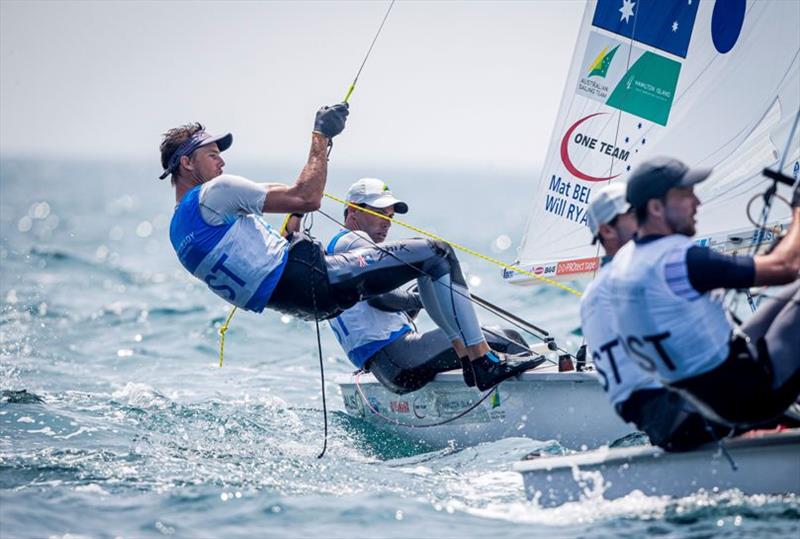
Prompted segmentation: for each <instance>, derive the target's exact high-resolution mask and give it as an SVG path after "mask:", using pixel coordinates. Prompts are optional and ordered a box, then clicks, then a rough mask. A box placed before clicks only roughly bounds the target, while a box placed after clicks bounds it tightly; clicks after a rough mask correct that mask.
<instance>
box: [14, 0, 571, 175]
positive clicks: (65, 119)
mask: <svg viewBox="0 0 800 539" xmlns="http://www.w3.org/2000/svg"><path fill="white" fill-rule="evenodd" d="M388 5H389V2H385V1H363V2H342V1H326V2H256V1H250V2H221V1H219V2H217V1H214V2H212V1H208V2H189V1H180V2H178V1H174V2H123V1H105V2H104V1H89V2H73V1H58V2H46V1H35V2H33V1H26V2H17V1H8V0H2V1H0V46H1V49H2V50H1V51H0V152H1V153H2V154H3V155H16V154H26V155H42V156H45V155H47V156H59V157H60V156H68V157H76V158H85V157H103V158H109V157H110V158H114V157H123V158H126V159H128V158H152V159H153V160H154V161H157V160H158V154H157V146H158V143H159V141H160V134H161V133H162V132H163V131H164V130H166V129H167V128H169V127H172V126H174V125H177V124H180V123H184V122H188V121H194V120H197V121H201V122H203V123H205V124H206V126H207V127H208V128H209V130H210V131H212V132H221V131H231V132H233V133H234V138H235V142H234V145H233V148H232V149H231V150H230V151H229V152H228V153H227V154H226V157H228V162H229V163H230V162H231V159H236V158H240V159H248V160H251V159H258V160H274V161H276V162H287V163H291V162H298V163H301V162H302V161H303V160H304V159H305V156H306V153H307V151H308V140H309V133H310V131H311V129H312V127H313V119H314V112H315V111H316V109H317V108H318V107H319V106H320V105H323V104H333V103H335V102H337V101H340V100H341V99H342V98H343V97H344V93H345V92H346V90H347V87H348V85H349V84H350V82H351V80H352V78H353V77H354V76H355V72H356V70H357V68H358V66H359V64H360V63H361V61H362V59H363V56H364V54H365V52H366V50H367V47H368V46H369V43H370V41H371V40H372V38H373V36H374V34H375V32H376V30H377V28H378V25H379V23H380V21H381V19H382V17H383V14H384V13H385V11H386V8H387V7H388ZM583 9H584V2H583V1H570V0H557V1H545V0H537V1H514V2H511V1H507V2H499V1H494V2H457V1H451V2H429V1H427V2H422V1H418V2H411V1H402V0H401V1H398V2H397V3H396V4H395V6H394V8H393V10H392V13H391V15H390V16H389V19H388V21H387V23H386V26H385V28H384V31H383V33H382V35H381V37H380V38H379V39H378V42H377V44H376V45H375V49H374V50H373V53H372V56H371V57H370V59H369V61H368V62H367V65H366V67H365V68H364V71H363V73H362V75H361V78H360V80H359V83H358V86H357V88H356V91H355V94H354V95H353V97H352V98H351V115H350V120H349V122H348V126H347V129H346V130H345V132H344V133H343V134H342V135H341V136H340V137H338V138H337V139H336V149H335V152H336V155H335V157H336V159H337V161H338V162H340V163H342V164H354V163H362V164H363V163H385V164H408V165H420V164H422V165H425V164H437V165H444V166H456V167H463V166H476V165H477V166H493V167H501V168H505V167H509V168H526V167H532V166H535V164H537V163H540V162H541V161H542V160H543V158H544V154H545V151H546V148H547V144H548V142H549V138H550V131H551V129H552V126H553V122H554V121H555V117H556V113H557V109H558V105H559V102H560V98H561V93H562V90H563V85H564V80H565V78H566V75H567V69H568V67H569V62H570V59H571V56H572V52H573V46H574V43H575V39H576V36H577V31H578V24H579V21H580V17H581V16H582V14H583Z"/></svg>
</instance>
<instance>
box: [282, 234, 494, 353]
mask: <svg viewBox="0 0 800 539" xmlns="http://www.w3.org/2000/svg"><path fill="white" fill-rule="evenodd" d="M414 279H416V280H417V283H418V286H419V293H420V298H421V300H422V304H423V305H424V306H425V310H426V311H427V312H428V315H429V316H430V317H431V319H432V320H433V321H434V322H435V323H436V325H437V326H439V327H440V328H441V329H442V331H443V332H444V333H445V336H446V337H447V338H448V339H449V340H451V341H452V340H455V339H461V340H462V341H463V342H464V344H466V345H467V346H471V345H474V344H479V343H481V342H483V340H484V338H483V333H482V332H481V328H480V324H479V323H478V317H477V316H476V314H475V309H474V308H473V305H472V302H471V300H470V295H469V289H468V288H467V284H466V281H465V280H464V274H463V273H462V272H461V266H460V265H459V263H458V259H457V258H456V255H455V253H454V252H453V249H452V248H451V247H450V246H449V245H447V244H446V243H444V242H441V241H437V240H427V239H419V238H414V239H407V240H398V241H389V242H384V243H381V244H380V246H379V247H378V246H370V247H361V248H358V249H353V250H350V251H345V252H343V253H338V254H332V255H328V254H325V253H324V251H323V250H322V247H321V246H320V245H319V244H318V243H316V242H311V241H310V240H307V239H300V240H299V241H296V242H294V243H293V244H292V246H291V247H290V250H289V256H288V261H287V264H286V267H285V269H284V272H283V275H282V276H281V279H280V280H279V281H278V285H277V287H276V288H275V290H274V292H273V294H272V297H271V298H270V300H269V302H268V304H267V306H268V307H270V308H272V309H275V310H278V311H281V312H287V313H289V314H293V315H295V316H299V317H301V318H306V319H313V318H315V317H316V318H317V319H320V320H324V319H328V318H332V317H334V316H337V315H338V314H340V313H341V312H342V311H344V310H346V309H348V308H350V307H352V306H353V305H355V304H356V303H357V302H358V301H361V300H364V299H369V298H371V297H373V296H377V295H379V294H384V293H386V292H390V291H392V290H394V289H396V288H398V287H399V286H402V285H403V284H405V283H407V282H409V281H412V280H414Z"/></svg>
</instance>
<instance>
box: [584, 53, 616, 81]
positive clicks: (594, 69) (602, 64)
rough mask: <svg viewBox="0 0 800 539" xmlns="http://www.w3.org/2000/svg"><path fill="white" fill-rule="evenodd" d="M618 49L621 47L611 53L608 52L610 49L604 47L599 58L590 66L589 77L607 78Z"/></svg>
mask: <svg viewBox="0 0 800 539" xmlns="http://www.w3.org/2000/svg"><path fill="white" fill-rule="evenodd" d="M617 49H619V45H617V46H616V47H614V48H613V49H611V51H609V50H608V47H603V50H601V51H600V54H598V55H597V58H595V59H594V62H592V65H590V66H589V74H588V75H587V77H589V78H591V77H601V78H605V76H606V73H608V68H609V66H610V65H611V60H613V59H614V55H615V54H617Z"/></svg>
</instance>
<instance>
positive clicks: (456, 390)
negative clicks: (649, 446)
mask: <svg viewBox="0 0 800 539" xmlns="http://www.w3.org/2000/svg"><path fill="white" fill-rule="evenodd" d="M338 383H339V386H340V388H341V391H342V398H343V399H344V405H345V410H346V411H347V413H348V414H350V415H351V416H354V417H357V418H362V419H363V420H364V421H366V422H368V423H369V424H371V425H372V426H374V427H376V428H378V429H380V430H382V431H385V432H389V433H392V434H395V435H397V436H400V437H402V438H404V439H406V440H409V441H411V442H422V443H424V444H426V445H428V446H430V447H432V448H444V447H448V446H451V445H454V446H457V447H464V446H471V445H477V444H479V443H483V442H491V441H495V440H499V439H502V438H508V437H526V438H531V439H535V440H557V441H558V442H559V443H560V444H561V445H562V446H564V447H568V448H573V449H580V448H583V449H586V448H593V447H598V446H600V445H602V444H607V443H610V442H612V441H614V440H616V439H617V438H620V437H622V436H624V435H626V434H628V433H630V432H631V431H632V430H633V429H632V428H631V427H630V425H627V424H626V423H624V422H623V421H622V420H621V419H620V418H619V417H618V416H617V415H616V413H615V412H614V410H613V409H612V408H611V406H609V405H608V401H607V399H606V396H605V394H604V393H603V389H602V387H601V386H600V383H599V381H598V378H597V376H596V374H594V373H590V372H557V371H556V370H555V368H552V369H549V368H537V369H534V370H532V371H528V372H525V373H523V374H522V375H521V376H519V377H518V378H516V379H510V380H507V381H505V382H503V383H501V384H500V385H498V386H497V387H495V388H494V389H491V390H489V391H488V392H486V393H481V392H480V391H478V390H476V389H475V388H469V387H467V386H465V385H464V378H463V376H462V375H461V373H460V372H455V371H454V372H447V373H441V374H439V375H437V376H436V378H435V379H434V380H433V382H430V383H429V384H427V385H426V386H424V387H423V388H421V389H419V390H418V391H414V392H411V393H406V394H403V395H398V394H395V393H392V392H390V391H389V390H388V389H386V388H385V387H384V386H382V385H381V384H380V383H379V382H378V381H377V380H376V379H375V378H374V377H373V376H372V375H368V374H367V375H360V376H358V375H356V376H352V377H349V378H346V379H341V380H338Z"/></svg>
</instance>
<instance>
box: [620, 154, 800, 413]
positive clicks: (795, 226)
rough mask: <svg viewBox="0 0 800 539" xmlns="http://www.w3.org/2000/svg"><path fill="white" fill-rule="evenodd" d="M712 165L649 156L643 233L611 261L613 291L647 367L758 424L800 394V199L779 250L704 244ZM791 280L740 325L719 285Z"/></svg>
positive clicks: (636, 195) (640, 194)
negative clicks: (700, 219) (701, 187)
mask: <svg viewBox="0 0 800 539" xmlns="http://www.w3.org/2000/svg"><path fill="white" fill-rule="evenodd" d="M711 173H712V171H711V170H709V169H692V168H690V167H688V166H687V165H686V164H684V163H682V162H681V161H678V160H677V159H673V158H667V157H657V158H654V159H650V160H649V161H647V162H645V163H642V164H641V165H640V166H639V167H638V168H637V169H636V170H634V172H633V173H632V174H631V176H630V177H629V179H628V188H627V192H626V198H627V201H628V202H629V203H630V204H631V206H632V207H633V208H634V211H635V212H636V220H637V225H638V228H637V236H636V238H635V239H634V240H633V241H631V242H628V244H626V245H625V246H624V247H622V248H621V249H620V250H619V252H618V253H617V254H616V256H615V257H614V260H613V262H612V263H611V264H610V268H609V275H608V288H609V293H610V294H611V295H612V297H613V304H614V320H615V324H616V326H617V330H618V332H619V334H620V339H621V344H622V345H623V346H624V347H625V349H626V351H627V352H628V353H629V354H630V355H631V356H632V357H633V358H634V359H635V360H636V362H637V364H638V365H639V366H640V367H641V368H643V369H645V370H646V371H647V372H649V373H651V374H653V375H655V376H657V377H658V378H659V380H660V381H661V382H662V383H664V384H665V385H667V386H668V387H670V388H672V389H675V390H679V391H680V392H681V393H682V394H683V395H685V396H686V397H687V398H690V400H692V402H693V403H694V404H695V405H696V406H697V407H698V408H699V409H700V410H701V411H702V412H703V413H704V414H705V415H707V416H709V417H714V418H717V419H719V420H720V421H723V422H726V423H728V424H736V425H751V424H759V423H761V422H763V421H766V420H771V419H774V418H776V417H778V416H779V415H780V414H782V413H783V412H784V411H785V410H786V409H787V408H788V407H789V406H790V405H792V404H793V403H794V402H795V400H796V399H797V397H798V394H800V331H798V328H800V310H799V309H798V302H799V301H800V281H798V271H800V208H798V207H793V208H792V223H791V225H790V226H789V230H788V233H787V235H786V236H785V237H784V238H783V240H782V241H781V242H780V243H779V244H778V245H777V246H776V247H775V248H774V249H773V250H772V251H771V252H770V253H769V254H764V255H757V256H755V257H751V256H741V255H740V256H735V255H726V254H722V253H719V252H716V251H713V250H711V249H709V248H707V247H701V246H698V245H696V244H695V243H694V241H693V240H692V236H693V235H694V234H695V231H696V214H697V208H698V206H699V205H700V200H699V199H698V198H697V196H696V195H695V193H694V186H695V185H696V184H698V183H700V182H702V181H704V180H705V179H706V178H708V177H709V175H710V174H711ZM784 284H789V285H790V286H788V287H786V288H785V289H783V290H782V291H780V292H778V293H775V294H770V296H769V297H767V298H766V299H765V300H764V301H762V302H761V306H760V308H759V310H758V311H757V312H756V313H755V314H754V315H753V316H752V317H751V318H750V319H749V320H748V321H746V322H745V323H744V324H743V325H742V326H735V325H734V324H733V323H732V322H731V321H730V319H729V317H728V316H727V313H726V311H725V309H724V308H723V306H722V304H721V302H720V301H719V299H718V297H717V296H712V294H711V292H712V291H713V290H717V289H746V288H750V287H753V286H770V285H784Z"/></svg>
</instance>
